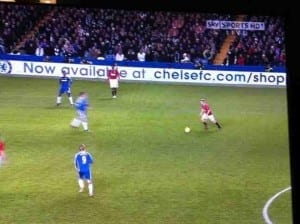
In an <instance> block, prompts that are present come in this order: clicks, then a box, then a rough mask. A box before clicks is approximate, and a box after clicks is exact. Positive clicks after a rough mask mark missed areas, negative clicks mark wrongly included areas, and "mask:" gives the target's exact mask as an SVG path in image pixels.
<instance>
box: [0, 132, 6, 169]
mask: <svg viewBox="0 0 300 224" xmlns="http://www.w3.org/2000/svg"><path fill="white" fill-rule="evenodd" d="M5 160H6V155H5V141H4V139H3V138H1V136H0V166H1V165H2V163H3V162H5Z"/></svg>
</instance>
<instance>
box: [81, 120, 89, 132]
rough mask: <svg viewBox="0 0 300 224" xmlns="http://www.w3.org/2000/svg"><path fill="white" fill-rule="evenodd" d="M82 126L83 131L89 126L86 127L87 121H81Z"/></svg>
mask: <svg viewBox="0 0 300 224" xmlns="http://www.w3.org/2000/svg"><path fill="white" fill-rule="evenodd" d="M82 126H83V129H84V130H85V131H87V130H88V129H89V128H88V123H87V122H82Z"/></svg>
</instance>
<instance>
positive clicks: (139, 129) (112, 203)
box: [0, 76, 292, 224]
mask: <svg viewBox="0 0 300 224" xmlns="http://www.w3.org/2000/svg"><path fill="white" fill-rule="evenodd" d="M57 90H58V81H57V79H39V78H24V77H22V78H21V77H7V76H0V105H1V109H0V134H2V135H3V136H4V137H5V140H6V154H7V159H8V161H7V163H6V164H4V165H3V166H2V167H0V223H1V224H44V223H45V224H69V223H70V224H71V223H74V224H77V223H78V224H79V223H87V224H91V223H97V224H98V223H99V224H260V223H261V224H264V223H265V220H264V218H263V216H262V210H263V207H264V205H265V203H266V202H267V201H268V200H269V199H270V198H271V197H272V196H273V195H274V194H276V193H277V192H279V191H281V190H283V189H284V188H286V187H289V186H290V166H289V142H288V120H287V119H288V116H287V100H286V89H285V88H279V89H275V88H238V87H221V86H219V87H214V86H200V85H178V84H177V85H175V84H155V83H129V82H127V83H125V82H122V81H121V83H120V88H119V91H118V98H117V99H112V98H111V93H110V89H109V86H108V84H107V83H105V82H100V81H84V80H74V83H73V89H72V93H73V97H74V99H75V98H76V97H77V96H78V93H79V92H80V91H87V92H88V94H89V100H90V104H91V107H92V108H91V109H90V111H89V127H90V130H91V132H84V131H83V129H82V128H81V127H80V128H78V129H72V128H70V126H69V124H70V122H71V120H72V119H73V117H74V116H75V109H74V108H72V107H71V106H70V105H69V102H68V99H67V97H66V96H63V101H62V105H61V106H59V107H57V106H56V94H57ZM200 98H206V99H207V101H208V103H209V104H210V106H211V108H212V110H213V111H214V113H215V117H216V118H217V119H218V121H219V122H220V124H221V125H222V126H223V128H222V130H220V131H219V130H218V129H217V128H216V127H215V126H213V125H210V126H209V130H208V131H205V130H204V128H203V126H202V124H201V123H200V121H199V99H200ZM186 126H188V127H190V128H191V132H190V133H185V132H184V128H185V127H186ZM81 143H84V144H86V145H87V150H88V151H89V152H90V153H91V154H92V155H93V157H94V160H95V161H94V164H93V166H92V172H93V182H94V194H95V195H94V197H89V196H88V193H87V191H85V192H84V193H78V185H77V176H76V173H75V169H74V165H73V157H74V154H75V153H76V152H77V151H78V146H79V145H80V144H81ZM268 214H269V217H270V219H271V220H272V221H273V222H274V223H278V224H290V223H292V214H291V192H290V191H288V192H286V193H284V194H282V195H280V196H279V197H278V198H277V199H276V200H274V201H273V203H272V204H271V206H270V208H269V210H268Z"/></svg>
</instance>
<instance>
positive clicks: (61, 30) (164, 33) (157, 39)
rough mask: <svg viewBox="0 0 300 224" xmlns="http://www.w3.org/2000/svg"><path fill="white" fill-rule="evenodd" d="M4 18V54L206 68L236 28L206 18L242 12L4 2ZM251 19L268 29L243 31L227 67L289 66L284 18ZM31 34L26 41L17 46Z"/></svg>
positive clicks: (0, 39)
mask: <svg viewBox="0 0 300 224" xmlns="http://www.w3.org/2000/svg"><path fill="white" fill-rule="evenodd" d="M0 18H1V19H2V21H3V24H5V25H4V27H1V28H0V29H1V35H0V52H1V51H4V52H6V53H14V52H13V51H14V50H16V49H17V50H18V53H21V54H28V55H38V56H42V57H46V56H47V58H49V57H51V56H62V57H63V58H64V61H66V62H71V61H72V58H75V57H79V58H83V59H85V60H88V59H91V60H92V59H97V60H104V59H113V60H116V61H125V60H126V61H141V62H143V61H157V62H178V63H193V64H195V66H197V67H198V68H203V62H206V63H210V64H211V63H212V62H213V59H214V57H215V56H216V54H217V53H219V50H220V48H221V46H222V43H223V42H224V40H225V38H226V36H227V34H228V32H231V31H228V30H216V29H207V28H206V20H235V19H236V16H234V15H227V14H223V15H221V14H213V13H210V14H205V13H184V12H182V13H181V12H166V11H156V12H153V11H151V12H150V11H149V12H145V11H130V10H127V11H126V10H114V9H97V8H75V7H66V6H64V7H62V6H53V5H51V6H50V5H49V6H45V5H26V6H18V5H13V4H11V5H7V4H3V5H1V4H0ZM42 18H43V20H42ZM246 20H251V21H264V22H265V23H266V30H265V31H239V32H237V38H236V41H235V42H234V43H232V45H231V46H230V50H229V52H228V54H227V55H228V57H227V58H226V59H225V60H224V65H231V64H238V65H262V64H267V63H269V64H273V65H275V64H277V65H284V64H285V52H284V48H285V46H284V30H283V25H284V24H282V21H281V20H279V19H277V18H272V17H254V16H252V17H249V18H246ZM7 24H8V25H7ZM29 31H33V32H31V35H28V33H29ZM25 35H26V38H25V41H24V44H23V45H21V46H19V48H16V45H17V43H18V42H20V38H24V37H25Z"/></svg>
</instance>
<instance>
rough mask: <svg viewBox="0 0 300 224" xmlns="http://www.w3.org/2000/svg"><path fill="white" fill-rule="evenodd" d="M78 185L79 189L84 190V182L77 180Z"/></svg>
mask: <svg viewBox="0 0 300 224" xmlns="http://www.w3.org/2000/svg"><path fill="white" fill-rule="evenodd" d="M78 185H79V187H80V189H83V188H84V182H83V180H82V179H79V180H78Z"/></svg>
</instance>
